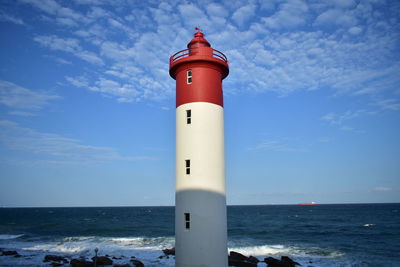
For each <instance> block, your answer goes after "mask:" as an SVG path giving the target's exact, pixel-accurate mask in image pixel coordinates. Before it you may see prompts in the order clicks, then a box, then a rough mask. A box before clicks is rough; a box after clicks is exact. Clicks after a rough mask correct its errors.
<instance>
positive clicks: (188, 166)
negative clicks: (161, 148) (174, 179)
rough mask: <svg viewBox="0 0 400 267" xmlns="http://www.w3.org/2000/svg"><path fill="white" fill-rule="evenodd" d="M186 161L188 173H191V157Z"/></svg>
mask: <svg viewBox="0 0 400 267" xmlns="http://www.w3.org/2000/svg"><path fill="white" fill-rule="evenodd" d="M185 163H186V174H190V159H187V160H185Z"/></svg>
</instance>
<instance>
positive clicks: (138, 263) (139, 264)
mask: <svg viewBox="0 0 400 267" xmlns="http://www.w3.org/2000/svg"><path fill="white" fill-rule="evenodd" d="M131 262H132V264H133V266H135V267H144V264H143V263H142V262H141V261H139V260H135V259H132V260H131Z"/></svg>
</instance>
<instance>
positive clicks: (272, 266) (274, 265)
mask: <svg viewBox="0 0 400 267" xmlns="http://www.w3.org/2000/svg"><path fill="white" fill-rule="evenodd" d="M264 262H265V263H266V264H267V266H268V267H279V266H280V265H279V264H280V263H281V261H280V260H278V259H275V258H272V257H268V258H265V259H264Z"/></svg>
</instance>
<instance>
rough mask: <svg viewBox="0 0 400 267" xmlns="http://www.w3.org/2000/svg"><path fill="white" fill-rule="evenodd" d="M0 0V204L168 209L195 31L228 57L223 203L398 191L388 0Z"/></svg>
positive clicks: (395, 55)
mask: <svg viewBox="0 0 400 267" xmlns="http://www.w3.org/2000/svg"><path fill="white" fill-rule="evenodd" d="M0 2H1V5H0V39H1V42H0V58H1V60H0V206H119V205H132V206H135V205H173V204H174V186H175V184H174V183H175V99H174V98H175V83H174V80H173V79H171V78H170V77H169V75H168V64H169V56H171V55H172V54H174V53H175V52H177V51H179V50H182V49H185V48H186V44H187V43H188V42H189V41H190V39H191V38H192V36H193V33H194V30H193V29H194V27H196V26H199V27H201V28H202V29H203V31H204V33H205V35H206V36H205V37H206V38H207V39H208V41H209V42H210V43H211V44H212V46H213V47H214V48H215V49H218V50H220V51H222V52H223V53H225V54H226V56H227V57H228V60H229V62H230V75H229V76H228V77H227V78H226V79H225V80H224V98H225V99H224V101H225V139H226V141H225V151H226V174H227V177H226V178H227V192H228V195H227V199H228V203H229V204H273V203H285V204H291V203H299V202H308V201H317V202H319V203H359V202H399V201H400V138H399V137H400V75H399V73H400V50H399V47H400V43H399V40H400V21H399V18H400V16H399V14H400V2H398V1H379V0H329V1H328V0H327V1H318V0H314V1H301V0H292V1H281V0H274V1H218V2H213V1H207V0H204V1H196V2H193V1H128V0H112V1H111V0H110V1H108V0H103V1H100V0H98V1H95V0H73V1H55V0H18V1H6V0H1V1H0Z"/></svg>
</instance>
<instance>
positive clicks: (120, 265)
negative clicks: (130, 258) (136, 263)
mask: <svg viewBox="0 0 400 267" xmlns="http://www.w3.org/2000/svg"><path fill="white" fill-rule="evenodd" d="M113 267H132V266H131V265H130V264H128V263H126V264H114V266H113Z"/></svg>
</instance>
